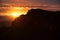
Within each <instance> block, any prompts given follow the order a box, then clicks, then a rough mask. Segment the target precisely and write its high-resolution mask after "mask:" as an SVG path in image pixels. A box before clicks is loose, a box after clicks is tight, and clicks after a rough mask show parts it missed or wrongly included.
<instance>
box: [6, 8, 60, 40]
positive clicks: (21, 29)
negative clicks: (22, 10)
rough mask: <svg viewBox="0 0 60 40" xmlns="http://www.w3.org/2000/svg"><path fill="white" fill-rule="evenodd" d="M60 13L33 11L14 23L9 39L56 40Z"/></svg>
mask: <svg viewBox="0 0 60 40" xmlns="http://www.w3.org/2000/svg"><path fill="white" fill-rule="evenodd" d="M59 13H60V12H52V11H46V10H41V9H31V10H29V11H28V12H27V14H26V15H21V16H20V17H18V18H17V19H16V20H15V21H14V22H13V23H12V27H13V30H12V31H11V32H9V33H8V34H7V35H8V38H10V39H13V40H56V37H58V35H57V33H58V32H59V31H58V28H59V26H60V25H59V23H60V14H59Z"/></svg>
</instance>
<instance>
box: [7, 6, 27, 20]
mask: <svg viewBox="0 0 60 40" xmlns="http://www.w3.org/2000/svg"><path fill="white" fill-rule="evenodd" d="M27 11H28V10H27V9H26V8H23V7H22V8H20V7H11V8H10V9H9V10H8V11H7V12H6V15H7V16H11V17H13V18H14V19H15V18H17V17H19V16H20V15H22V14H23V15H25V14H27Z"/></svg>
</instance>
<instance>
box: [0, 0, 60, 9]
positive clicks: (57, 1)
mask: <svg viewBox="0 0 60 40" xmlns="http://www.w3.org/2000/svg"><path fill="white" fill-rule="evenodd" d="M11 6H15V7H17V6H18V7H20V6H24V7H25V6H27V7H30V8H42V9H50V10H53V9H54V10H55V9H57V10H59V9H60V0H0V7H11Z"/></svg>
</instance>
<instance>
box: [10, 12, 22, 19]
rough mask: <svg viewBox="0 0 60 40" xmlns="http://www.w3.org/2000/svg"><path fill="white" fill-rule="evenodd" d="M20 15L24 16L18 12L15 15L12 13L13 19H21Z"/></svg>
mask: <svg viewBox="0 0 60 40" xmlns="http://www.w3.org/2000/svg"><path fill="white" fill-rule="evenodd" d="M20 15H22V14H19V13H18V12H14V13H11V16H13V17H15V18H16V17H19V16H20Z"/></svg>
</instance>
